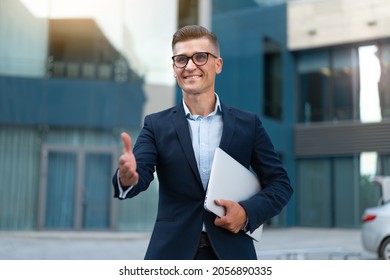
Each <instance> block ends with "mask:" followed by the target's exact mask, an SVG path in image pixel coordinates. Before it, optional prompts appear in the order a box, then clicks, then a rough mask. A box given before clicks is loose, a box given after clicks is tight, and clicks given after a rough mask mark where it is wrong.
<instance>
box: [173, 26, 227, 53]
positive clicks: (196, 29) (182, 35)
mask: <svg viewBox="0 0 390 280" xmlns="http://www.w3.org/2000/svg"><path fill="white" fill-rule="evenodd" d="M203 37H205V38H207V39H208V40H210V42H211V43H212V44H213V45H214V47H215V50H216V51H217V52H218V53H219V51H220V50H219V42H218V38H217V35H215V34H214V33H213V32H211V31H209V30H208V29H207V28H205V27H203V26H199V25H187V26H184V27H182V28H180V29H179V30H177V31H176V32H175V34H173V38H172V50H173V48H174V47H175V45H176V44H177V43H178V42H184V41H188V40H192V39H199V38H203Z"/></svg>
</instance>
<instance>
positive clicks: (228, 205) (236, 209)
mask: <svg viewBox="0 0 390 280" xmlns="http://www.w3.org/2000/svg"><path fill="white" fill-rule="evenodd" d="M215 204H217V205H219V206H222V207H224V208H225V211H226V214H225V216H222V217H217V218H216V219H215V221H214V224H215V225H216V226H218V227H222V228H224V229H227V230H229V231H231V232H233V233H238V232H239V231H240V230H241V229H243V228H244V227H245V224H246V219H247V214H246V211H245V209H244V208H243V207H242V206H241V205H240V204H239V203H237V202H234V201H231V200H224V199H217V200H215Z"/></svg>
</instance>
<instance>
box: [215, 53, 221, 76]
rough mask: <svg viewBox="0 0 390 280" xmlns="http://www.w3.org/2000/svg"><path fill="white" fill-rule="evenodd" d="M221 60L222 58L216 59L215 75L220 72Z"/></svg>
mask: <svg viewBox="0 0 390 280" xmlns="http://www.w3.org/2000/svg"><path fill="white" fill-rule="evenodd" d="M222 66H223V59H222V57H218V58H217V59H216V60H215V73H216V74H220V73H221V72H222Z"/></svg>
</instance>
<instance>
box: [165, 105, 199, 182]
mask: <svg viewBox="0 0 390 280" xmlns="http://www.w3.org/2000/svg"><path fill="white" fill-rule="evenodd" d="M172 121H173V124H174V126H175V128H176V133H177V136H178V138H179V142H180V145H181V147H182V149H183V152H184V154H185V156H186V158H187V161H188V163H189V164H190V166H191V169H192V171H193V172H194V174H195V177H196V179H197V180H198V182H199V184H200V186H202V180H201V179H200V174H199V170H198V164H197V163H196V159H195V155H194V149H193V147H192V142H191V137H190V131H189V128H188V122H187V119H186V117H185V113H184V108H183V104H182V103H181V102H180V103H179V104H178V105H177V106H176V108H174V110H173V113H172ZM202 189H203V187H202Z"/></svg>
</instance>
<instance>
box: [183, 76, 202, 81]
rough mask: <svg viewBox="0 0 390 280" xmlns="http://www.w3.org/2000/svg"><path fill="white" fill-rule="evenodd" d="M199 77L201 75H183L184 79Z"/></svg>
mask: <svg viewBox="0 0 390 280" xmlns="http://www.w3.org/2000/svg"><path fill="white" fill-rule="evenodd" d="M201 77H202V75H188V76H185V77H184V79H189V80H195V79H199V78H201Z"/></svg>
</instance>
